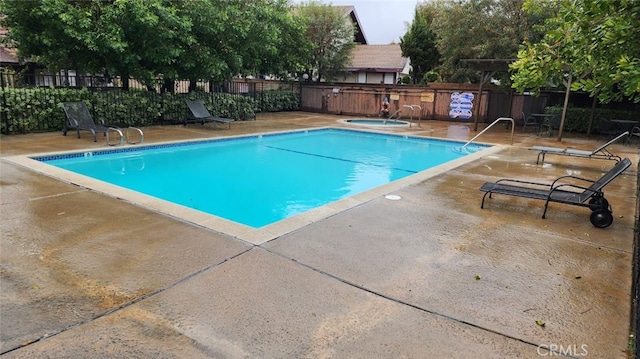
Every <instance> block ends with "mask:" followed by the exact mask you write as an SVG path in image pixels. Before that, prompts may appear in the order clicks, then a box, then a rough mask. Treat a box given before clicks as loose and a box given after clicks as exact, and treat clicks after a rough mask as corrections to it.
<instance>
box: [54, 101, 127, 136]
mask: <svg viewBox="0 0 640 359" xmlns="http://www.w3.org/2000/svg"><path fill="white" fill-rule="evenodd" d="M62 108H63V109H64V113H65V114H66V115H67V122H68V127H67V124H65V125H64V126H63V127H62V135H64V136H66V135H67V131H68V130H69V129H71V130H75V131H76V132H78V138H80V131H89V132H91V134H92V135H93V142H97V138H96V134H97V133H102V134H104V135H105V136H106V135H107V131H109V128H114V129H115V128H116V127H113V126H106V125H104V124H96V123H95V121H93V117H92V116H91V113H89V109H88V108H87V106H86V105H85V104H84V102H63V103H62Z"/></svg>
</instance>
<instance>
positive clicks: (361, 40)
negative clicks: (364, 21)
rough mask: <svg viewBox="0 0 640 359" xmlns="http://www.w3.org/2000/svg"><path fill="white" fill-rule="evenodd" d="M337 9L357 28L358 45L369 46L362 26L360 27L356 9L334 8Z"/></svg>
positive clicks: (348, 7)
mask: <svg viewBox="0 0 640 359" xmlns="http://www.w3.org/2000/svg"><path fill="white" fill-rule="evenodd" d="M333 7H334V8H335V9H337V10H338V11H340V12H341V13H342V15H343V16H344V17H349V18H350V19H351V22H352V23H353V26H354V27H355V29H356V31H355V35H354V37H355V38H354V42H355V43H357V44H363V45H366V44H367V38H366V36H364V31H362V26H361V25H360V19H358V14H357V13H356V8H355V7H354V6H353V5H348V6H333Z"/></svg>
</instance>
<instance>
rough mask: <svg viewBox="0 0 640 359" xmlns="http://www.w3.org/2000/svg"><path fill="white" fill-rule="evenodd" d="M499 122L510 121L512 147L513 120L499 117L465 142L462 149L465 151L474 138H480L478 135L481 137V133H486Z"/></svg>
mask: <svg viewBox="0 0 640 359" xmlns="http://www.w3.org/2000/svg"><path fill="white" fill-rule="evenodd" d="M500 121H510V122H511V144H512V145H513V131H514V129H515V127H516V126H515V122H514V121H513V119H512V118H511V117H499V118H498V119H497V120H495V121H493V122H492V123H491V124H490V125H489V126H487V127H486V128H485V129H484V130H482V131H481V132H480V133H479V134H477V135H475V136H474V137H473V138H472V139H470V140H469V141H467V143H465V144H464V145H463V146H462V149H465V147H467V145H468V144H470V143H471V142H473V141H474V140H475V139H476V138H478V137H480V135H482V134H483V133H485V132H487V130H488V129H490V128H491V127H493V125H495V124H496V123H498V122H500Z"/></svg>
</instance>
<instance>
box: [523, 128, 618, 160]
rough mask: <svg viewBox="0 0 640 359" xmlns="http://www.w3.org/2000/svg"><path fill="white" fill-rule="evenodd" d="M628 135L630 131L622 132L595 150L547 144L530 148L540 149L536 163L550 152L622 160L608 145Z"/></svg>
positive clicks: (552, 153)
mask: <svg viewBox="0 0 640 359" xmlns="http://www.w3.org/2000/svg"><path fill="white" fill-rule="evenodd" d="M628 135H629V131H627V132H624V133H621V134H619V135H618V136H617V137H614V138H613V139H611V140H610V141H609V142H607V143H605V144H604V145H602V146H600V147H598V148H596V149H595V150H593V151H586V150H576V149H572V148H560V147H545V146H533V147H531V148H530V150H534V151H540V153H538V158H537V159H536V164H543V163H544V157H545V156H546V155H548V154H551V155H561V156H573V157H586V158H599V159H602V160H614V161H620V160H621V159H622V158H621V157H620V156H616V155H614V154H613V153H611V152H609V150H607V147H609V146H610V145H611V144H613V143H614V142H616V141H618V140H620V139H621V138H623V137H625V136H628Z"/></svg>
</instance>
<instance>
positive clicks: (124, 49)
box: [0, 0, 305, 82]
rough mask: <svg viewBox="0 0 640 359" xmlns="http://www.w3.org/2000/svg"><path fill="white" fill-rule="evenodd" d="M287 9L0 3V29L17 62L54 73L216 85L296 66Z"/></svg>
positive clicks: (273, 4) (299, 40) (123, 0)
mask: <svg viewBox="0 0 640 359" xmlns="http://www.w3.org/2000/svg"><path fill="white" fill-rule="evenodd" d="M290 9H291V6H290V4H289V3H288V1H287V0H252V1H245V0H202V1H172V0H113V1H102V0H87V1H67V0H38V1H35V0H23V1H11V0H0V13H2V14H4V15H5V17H4V18H3V19H2V20H0V21H1V23H0V24H1V25H2V26H4V27H7V28H9V29H10V32H9V37H10V40H11V42H12V44H13V45H15V46H16V47H17V48H18V51H19V55H20V56H22V57H23V58H30V59H32V60H35V61H36V62H38V63H40V64H42V65H45V66H47V67H48V68H49V69H50V70H53V71H55V70H57V69H77V70H80V71H81V72H91V73H109V74H118V75H122V76H127V77H128V76H129V75H130V76H133V77H135V78H136V79H138V80H141V81H143V82H144V81H150V80H151V79H154V78H155V77H156V76H158V75H162V76H164V77H165V78H169V79H177V78H189V79H214V80H217V79H229V78H231V77H232V76H234V75H236V74H256V73H257V72H267V73H283V72H284V71H285V70H286V69H287V68H289V69H291V68H292V67H295V65H299V62H300V58H301V56H302V55H301V54H300V50H299V49H300V47H303V48H304V47H305V45H304V41H305V40H304V37H303V36H302V35H301V34H302V32H303V31H302V23H301V22H300V21H299V20H297V19H295V18H294V17H293V16H292V15H291V11H290ZM293 44H298V45H297V46H293ZM300 44H302V46H301V45H300Z"/></svg>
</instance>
